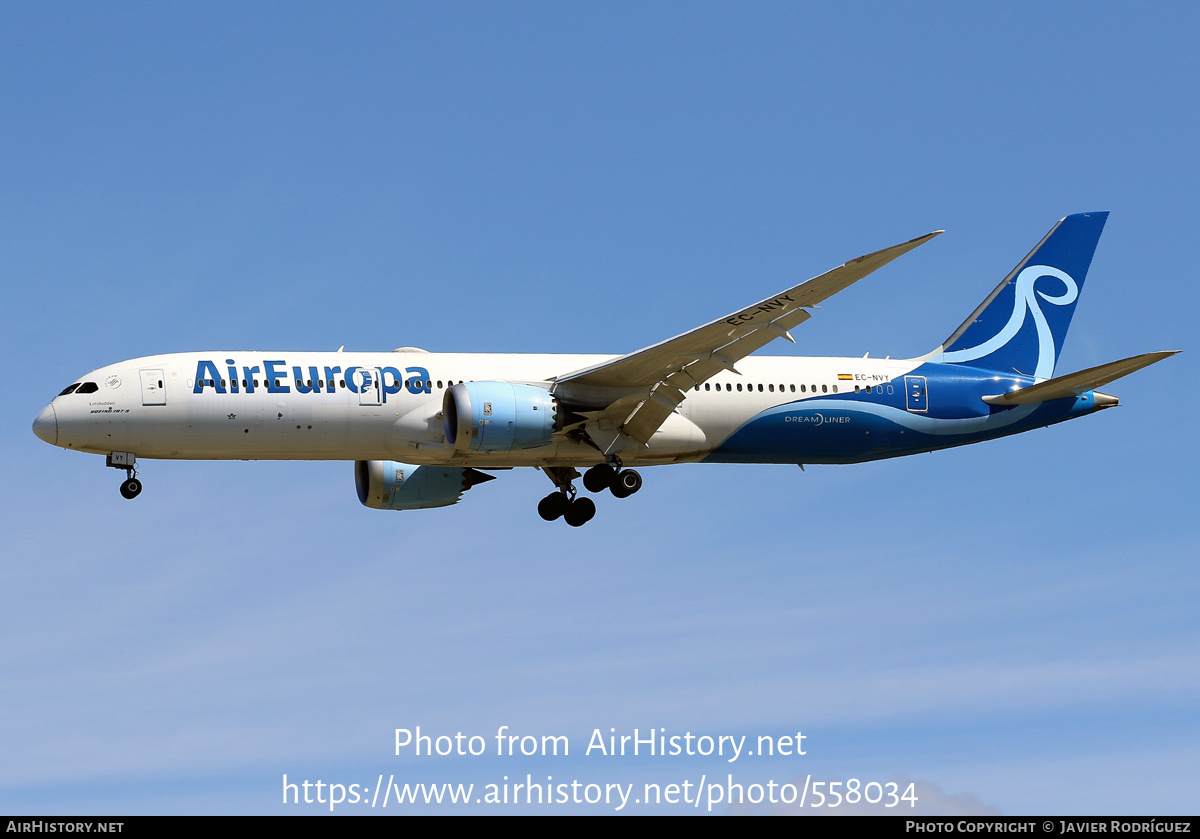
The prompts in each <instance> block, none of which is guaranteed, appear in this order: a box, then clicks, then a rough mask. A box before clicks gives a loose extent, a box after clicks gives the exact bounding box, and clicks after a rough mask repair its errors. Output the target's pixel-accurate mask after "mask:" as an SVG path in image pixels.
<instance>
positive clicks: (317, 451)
mask: <svg viewBox="0 0 1200 839" xmlns="http://www.w3.org/2000/svg"><path fill="white" fill-rule="evenodd" d="M609 358H610V357H608V356H597V355H551V354H545V355H533V354H521V355H514V354H455V353H426V352H414V351H408V352H404V351H398V352H391V353H351V352H337V353H331V352H324V353H311V352H309V353H304V352H257V351H240V352H204V353H174V354H169V355H157V356H148V357H145V358H138V359H133V360H131V361H126V362H122V363H119V364H113V365H109V366H107V367H103V368H100V369H98V370H95V371H93V372H92V373H90V374H88V375H87V376H84V377H82V378H81V379H80V380H79V381H78V382H77V383H76V386H74V387H73V388H68V389H67V390H68V391H71V392H66V391H64V393H63V394H61V395H60V396H58V397H56V398H55V399H54V400H53V402H51V404H50V405H48V406H47V408H46V409H44V410H43V412H42V414H41V415H40V416H39V418H38V422H37V423H35V430H36V431H37V433H38V435H39V436H41V437H42V438H43V439H45V440H47V442H52V443H54V444H55V445H58V446H61V447H63V448H67V449H73V450H78V451H84V452H91V453H96V454H109V453H111V452H130V453H133V454H135V455H136V456H137V457H138V458H147V459H156V458H161V459H191V460H224V459H243V460H270V459H284V460H397V461H403V462H406V463H413V464H429V465H433V464H455V465H467V466H475V467H479V468H487V467H489V466H491V467H509V466H585V465H590V464H595V463H599V462H603V461H604V456H603V455H602V454H601V453H600V452H599V451H598V450H597V449H596V448H595V447H594V446H590V445H587V444H586V443H585V442H583V441H581V440H580V439H578V438H577V437H572V436H571V435H561V434H556V435H554V437H553V439H551V440H550V441H549V442H546V443H544V444H540V445H536V446H532V447H529V448H516V449H512V450H507V451H456V450H455V449H454V448H453V447H452V446H450V445H448V443H447V439H446V429H445V427H444V422H443V399H444V397H445V393H446V390H447V388H449V387H451V386H452V385H455V384H458V383H471V382H491V381H497V382H511V383H521V384H525V385H531V386H534V387H539V388H544V389H545V390H547V391H549V392H550V393H553V392H554V388H555V380H556V378H558V377H562V376H565V375H566V374H569V373H571V372H572V371H575V370H579V369H583V368H587V367H590V366H593V365H596V364H600V363H603V362H605V361H606V360H608V359H609ZM1033 381H1034V380H1033V379H1032V378H1030V377H1027V376H1020V375H1017V374H1015V373H1014V374H1009V375H1004V374H998V373H997V372H995V371H993V370H983V369H976V368H972V367H968V366H964V365H962V364H953V365H952V364H941V363H934V362H931V361H929V360H928V358H916V359H890V358H887V359H874V358H803V357H779V356H775V357H771V356H753V357H749V358H745V359H743V360H742V361H740V362H739V363H738V373H733V372H723V373H720V374H718V375H717V376H715V377H713V378H712V379H710V380H709V381H706V382H704V383H703V384H700V385H697V386H695V387H694V388H692V389H690V390H689V391H688V392H687V397H686V399H685V400H684V401H683V402H682V404H680V405H679V406H678V408H677V410H676V411H674V412H673V413H672V414H671V415H670V416H669V417H668V419H667V421H666V422H664V423H663V424H662V426H661V427H660V428H659V429H658V430H657V431H656V432H655V433H654V435H653V436H652V437H651V438H650V440H649V441H648V443H647V444H646V445H645V446H644V447H638V448H635V449H632V450H626V451H623V452H622V458H623V460H624V461H625V462H626V463H627V464H630V465H637V464H641V465H653V464H662V463H676V462H697V461H710V462H724V463H734V462H741V463H792V464H795V463H852V462H860V461H866V460H875V459H880V458H887V457H896V456H899V455H905V454H911V453H915V452H922V451H930V450H933V449H940V448H947V447H950V446H957V445H963V444H965V443H972V442H976V441H979V440H985V439H990V438H994V437H999V436H1005V435H1008V434H1014V433H1018V432H1020V431H1024V430H1027V429H1029V428H1033V427H1037V426H1044V425H1049V424H1052V423H1055V422H1061V421H1062V420H1066V419H1070V418H1073V417H1075V416H1080V415H1083V414H1087V413H1091V412H1092V411H1094V410H1096V409H1097V407H1098V406H1097V404H1096V398H1095V395H1094V394H1093V393H1091V392H1088V393H1084V394H1082V395H1080V396H1079V397H1076V398H1071V399H1057V400H1053V401H1050V402H1045V403H1038V404H1033V405H1018V406H1008V407H997V406H994V405H989V404H987V403H985V402H984V401H983V397H984V396H989V395H995V394H1002V393H1007V392H1009V391H1012V390H1015V389H1017V388H1021V387H1025V386H1028V385H1030V384H1032V383H1033ZM1101 402H1102V405H1101V406H1103V404H1104V403H1103V400H1101Z"/></svg>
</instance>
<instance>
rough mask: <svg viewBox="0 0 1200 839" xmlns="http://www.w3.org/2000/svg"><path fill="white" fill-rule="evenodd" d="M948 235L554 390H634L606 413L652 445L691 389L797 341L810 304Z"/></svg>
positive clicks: (919, 241) (879, 255) (568, 379)
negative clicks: (778, 342) (782, 342)
mask: <svg viewBox="0 0 1200 839" xmlns="http://www.w3.org/2000/svg"><path fill="white" fill-rule="evenodd" d="M943 232H944V231H942V230H935V231H934V232H932V233H928V234H926V235H924V236H919V237H917V238H916V239H912V240H911V241H908V242H904V243H902V244H899V245H893V246H892V247H890V248H884V249H883V250H881V251H876V252H875V253H869V254H867V255H866V256H860V257H858V258H857V259H852V260H850V261H849V262H847V263H846V264H844V265H840V266H838V267H837V268H834V269H833V270H832V271H826V272H825V273H824V274H821V275H820V276H819V277H814V278H812V279H811V280H808V281H806V282H803V283H801V284H800V285H797V286H793V287H792V288H789V289H787V290H786V291H783V292H780V293H779V294H776V295H775V296H773V297H768V298H767V299H766V300H762V301H760V302H758V303H755V304H754V305H753V306H748V307H746V308H745V309H740V310H738V311H736V312H733V313H731V314H729V315H726V316H725V317H723V318H718V319H717V320H715V321H713V322H712V323H708V324H705V325H704V326H701V327H698V328H696V329H693V330H692V331H690V332H685V333H683V334H682V335H678V336H676V337H674V338H671V339H669V340H667V341H663V342H662V343H659V344H655V345H653V346H650V347H646V348H645V349H642V350H638V351H637V352H633V353H630V354H629V355H624V356H621V357H620V358H616V359H613V360H611V361H606V362H604V363H603V364H598V365H595V366H593V367H587V368H585V369H583V370H577V371H575V372H574V373H569V374H567V375H565V376H561V377H559V378H558V379H557V380H556V383H555V385H554V387H555V391H556V392H558V391H564V392H570V391H572V390H575V391H578V390H581V389H583V390H589V391H593V392H596V391H595V389H611V388H624V389H626V390H628V389H630V388H633V389H635V392H634V393H632V394H626V395H623V396H620V397H619V398H617V399H615V401H613V402H611V403H609V405H608V407H607V408H606V409H605V410H604V412H603V413H604V415H605V416H607V417H608V418H609V419H610V420H611V421H612V422H613V423H614V425H615V426H616V428H617V429H618V430H619V431H621V432H624V434H626V435H628V436H630V437H632V438H634V439H635V440H637V441H639V442H641V443H646V442H647V441H648V440H649V439H650V437H651V435H653V434H654V432H655V431H656V430H657V429H658V428H659V426H661V425H662V423H663V421H664V420H665V419H666V418H667V416H668V415H670V413H671V412H672V411H674V410H675V408H676V407H678V405H679V403H681V402H682V401H683V399H684V396H685V394H686V393H687V391H688V390H690V389H691V388H693V387H695V386H696V385H698V384H701V383H702V382H704V381H706V380H708V379H710V378H712V377H713V376H715V375H716V374H717V373H720V372H721V371H722V370H730V371H733V372H734V373H736V372H737V368H736V367H735V364H736V363H737V362H738V361H740V360H741V359H743V358H745V357H746V356H748V355H750V354H751V353H753V352H755V351H756V350H758V349H760V348H762V347H763V346H766V345H767V344H768V343H770V342H771V341H773V340H774V339H775V338H787V339H788V340H789V341H792V342H793V343H795V339H794V338H792V336H791V335H790V334H789V332H788V331H789V330H790V329H792V328H793V327H795V326H798V325H799V324H801V323H803V322H804V321H806V320H808V319H809V318H810V317H811V315H810V314H809V313H808V312H807V311H805V309H806V308H807V307H812V306H815V305H817V304H818V303H820V302H821V301H822V300H824V299H826V298H827V297H831V296H833V295H834V294H837V293H838V292H839V291H841V290H842V289H844V288H846V287H848V286H850V285H851V284H853V283H855V282H857V281H858V280H861V279H862V278H863V277H865V276H867V275H868V274H870V273H871V272H872V271H874V270H876V269H877V268H882V267H883V266H884V265H887V264H888V263H889V262H891V261H892V260H893V259H895V258H896V257H898V256H900V255H901V254H904V253H907V252H908V251H910V250H912V249H913V248H916V247H917V246H918V245H923V244H925V243H926V242H928V241H929V240H930V239H932V238H933V237H934V236H937V235H938V234H939V233H943Z"/></svg>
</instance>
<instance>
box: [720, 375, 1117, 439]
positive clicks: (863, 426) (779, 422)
mask: <svg viewBox="0 0 1200 839" xmlns="http://www.w3.org/2000/svg"><path fill="white" fill-rule="evenodd" d="M965 372H966V371H965V370H964V368H962V367H948V366H946V365H941V364H925V365H922V366H921V367H919V368H917V369H916V370H914V371H913V372H912V373H910V374H908V376H907V377H898V378H897V379H896V380H895V381H894V382H893V383H892V388H891V390H892V393H891V394H888V393H887V390H888V388H887V387H886V386H883V387H881V388H880V390H882V391H883V393H876V392H875V391H874V390H871V391H870V392H869V394H868V393H867V392H863V393H857V394H854V393H848V394H837V395H832V394H831V395H828V396H820V397H816V398H812V399H806V400H801V401H796V402H789V403H786V404H783V405H778V406H776V407H774V408H769V409H767V410H766V411H763V412H761V413H759V414H757V415H755V416H754V417H752V418H751V419H750V420H748V421H747V422H745V423H744V424H743V425H742V426H741V427H740V428H738V429H737V430H736V431H735V432H734V433H733V434H731V435H730V436H729V437H728V438H727V439H726V440H725V441H724V442H723V443H722V444H721V445H720V446H718V447H717V448H716V449H715V450H714V451H713V452H712V454H710V455H709V456H708V457H707V458H705V461H706V462H710V463H859V462H862V461H868V460H880V459H883V458H888V457H899V456H901V455H907V454H915V453H918V452H925V451H932V450H934V449H945V448H950V447H952V446H961V445H965V444H967V443H976V442H979V441H981V440H990V439H993V438H995V437H1004V436H1007V435H1009V434H1016V433H1019V432H1021V431H1027V430H1029V429H1031V428H1037V427H1040V426H1046V425H1053V424H1054V423H1058V422H1063V421H1064V420H1068V419H1073V418H1074V417H1078V416H1083V415H1084V414H1089V413H1091V412H1093V411H1094V410H1095V398H1094V396H1093V395H1092V394H1091V393H1090V392H1089V393H1086V394H1083V395H1082V396H1080V397H1078V398H1076V399H1056V400H1053V401H1051V402H1043V403H1035V404H1030V405H1016V406H1012V407H996V406H991V405H988V404H986V403H985V402H984V401H983V399H982V397H983V396H985V395H989V394H1001V393H1006V392H1008V391H1010V390H1012V389H1013V388H1014V387H1015V386H1017V385H1019V384H1024V385H1028V384H1030V383H1031V382H1032V380H1031V379H1029V378H1027V377H1014V376H998V375H995V374H992V373H990V372H985V371H976V372H977V375H975V376H967V375H964V374H965ZM913 377H921V378H923V379H924V381H925V382H926V383H927V385H926V390H925V391H924V394H923V397H924V398H923V399H920V400H917V401H915V402H914V401H912V400H911V399H910V395H909V394H908V393H907V392H906V388H905V378H913ZM910 406H911V407H916V408H922V407H923V408H924V409H925V410H924V411H914V410H909V409H908V408H909V407H910Z"/></svg>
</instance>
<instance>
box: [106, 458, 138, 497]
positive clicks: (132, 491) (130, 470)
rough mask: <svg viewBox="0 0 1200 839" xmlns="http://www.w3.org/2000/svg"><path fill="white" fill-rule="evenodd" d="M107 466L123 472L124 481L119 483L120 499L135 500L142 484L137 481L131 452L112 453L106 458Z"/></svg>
mask: <svg viewBox="0 0 1200 839" xmlns="http://www.w3.org/2000/svg"><path fill="white" fill-rule="evenodd" d="M107 465H108V466H111V467H112V468H114V469H124V470H125V480H124V481H123V482H122V483H121V497H122V498H129V499H133V498H137V497H138V495H139V494H140V493H141V491H142V482H141V481H139V480H138V479H137V458H136V457H134V455H133V452H113V453H112V454H110V455H109V456H108V460H107Z"/></svg>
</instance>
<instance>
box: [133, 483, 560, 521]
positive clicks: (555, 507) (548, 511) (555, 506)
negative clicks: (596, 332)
mask: <svg viewBox="0 0 1200 839" xmlns="http://www.w3.org/2000/svg"><path fill="white" fill-rule="evenodd" d="M122 492H124V490H122ZM570 506H571V499H569V498H567V496H566V495H565V494H563V493H561V492H552V493H550V494H549V495H547V496H546V497H545V498H543V499H542V500H541V501H539V502H538V515H539V516H541V517H542V518H543V519H545V520H546V521H554V520H555V519H556V518H558V517H559V516H561V515H563V514H564V513H566V512H567V509H568V508H569V507H570Z"/></svg>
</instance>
